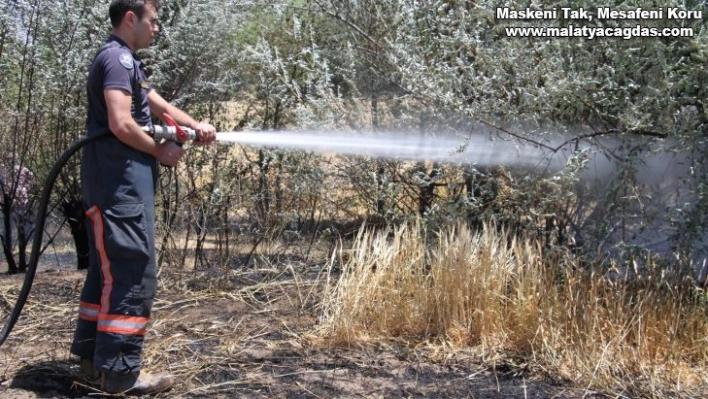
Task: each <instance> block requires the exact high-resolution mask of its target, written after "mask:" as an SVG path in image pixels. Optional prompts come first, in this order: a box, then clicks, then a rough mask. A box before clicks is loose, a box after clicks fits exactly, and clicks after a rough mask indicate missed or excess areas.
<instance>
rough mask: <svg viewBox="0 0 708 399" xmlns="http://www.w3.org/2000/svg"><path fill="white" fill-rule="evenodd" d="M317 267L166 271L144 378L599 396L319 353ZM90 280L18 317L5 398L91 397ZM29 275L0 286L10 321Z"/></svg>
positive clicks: (233, 385) (293, 393)
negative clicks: (84, 362)
mask: <svg viewBox="0 0 708 399" xmlns="http://www.w3.org/2000/svg"><path fill="white" fill-rule="evenodd" d="M315 276H316V270H314V268H313V269H311V270H309V269H307V268H306V267H304V268H300V269H296V268H293V267H288V268H287V270H286V271H282V270H275V269H259V270H253V269H252V270H248V271H245V272H243V271H241V272H236V271H220V272H209V273H202V274H201V275H196V274H195V273H191V272H190V273H179V272H173V271H171V272H167V271H164V270H163V273H162V281H161V284H162V286H161V291H160V292H159V294H158V298H159V299H158V300H157V301H156V302H155V306H154V309H155V311H154V317H153V321H152V325H151V329H150V332H149V334H148V337H147V345H146V348H145V368H146V370H148V371H149V370H155V371H165V370H169V371H171V372H172V373H174V374H175V375H176V376H177V379H178V381H179V382H178V385H177V386H176V388H175V389H174V390H173V391H172V392H170V393H168V394H163V395H158V397H165V398H167V397H169V398H175V397H178V398H231V397H248V398H273V397H277V398H330V397H351V398H379V397H396V398H398V397H436V398H580V397H586V398H587V397H604V395H601V394H599V393H593V392H586V391H584V390H581V389H576V388H574V387H572V386H571V385H569V384H566V383H563V382H559V381H553V380H551V379H549V378H547V377H544V376H543V375H539V374H538V373H533V372H531V371H530V370H528V369H527V368H526V367H525V366H524V365H519V364H512V362H509V361H506V362H504V361H500V362H498V363H496V364H494V365H490V364H493V363H494V362H490V361H489V359H488V358H487V359H485V355H484V354H480V353H477V352H476V351H475V350H473V349H470V350H468V351H455V352H453V351H449V350H444V349H443V348H441V347H436V346H434V345H429V346H421V347H413V348H412V347H409V346H408V345H406V344H405V343H400V342H384V343H381V342H379V343H372V344H370V345H366V346H362V347H358V348H342V347H328V346H323V345H322V344H321V343H320V341H319V340H318V339H316V338H315V334H314V333H313V332H314V331H316V329H317V328H318V312H317V306H316V303H317V298H316V296H317V286H318V284H319V283H318V281H317V279H316V278H315ZM83 277H84V273H83V272H78V271H71V270H64V271H53V272H40V273H39V274H38V275H37V278H36V280H35V284H34V287H33V290H32V294H31V295H30V301H29V302H28V304H27V306H26V309H25V311H24V312H23V317H22V318H21V319H20V321H19V322H18V324H17V326H16V327H15V330H14V331H13V333H12V335H11V336H10V338H9V339H8V341H7V342H6V343H5V344H4V346H3V347H2V349H0V366H2V374H0V378H2V384H1V385H0V396H2V397H3V398H15V399H25V398H89V397H95V394H96V392H95V391H94V390H93V389H91V388H90V387H89V386H88V385H87V384H86V382H85V381H83V380H82V378H81V375H80V373H79V370H78V364H77V363H76V361H75V360H74V359H72V357H71V356H70V354H69V344H70V341H71V336H72V334H73V328H74V325H75V317H76V309H77V304H78V295H79V290H80V288H81V284H82V282H83ZM21 279H22V276H2V277H0V292H1V293H2V294H3V298H4V300H5V303H4V304H3V306H2V310H3V322H4V320H5V318H6V317H7V314H8V309H9V308H8V306H10V305H13V304H14V298H16V295H17V292H18V291H19V286H20V284H21Z"/></svg>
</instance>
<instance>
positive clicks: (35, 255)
mask: <svg viewBox="0 0 708 399" xmlns="http://www.w3.org/2000/svg"><path fill="white" fill-rule="evenodd" d="M110 134H111V131H110V130H108V129H103V130H101V131H99V132H98V133H96V134H93V135H91V136H85V137H82V138H80V139H78V140H76V141H75V142H74V143H73V144H72V145H71V146H70V147H69V148H68V149H67V150H66V151H64V153H63V154H61V156H60V157H59V159H58V160H57V161H56V162H55V163H54V166H53V167H52V170H51V171H49V176H47V180H46V181H45V182H44V187H43V188H42V194H41V196H40V197H39V205H38V207H37V217H36V219H35V228H34V238H33V240H32V252H31V253H30V259H29V264H28V265H27V270H26V271H25V280H24V282H23V283H22V289H21V290H20V295H19V296H18V297H17V302H15V307H14V308H13V309H12V313H11V314H10V317H9V318H8V319H7V321H6V322H5V327H3V329H2V331H1V332H0V346H2V344H3V343H4V342H5V340H6V339H7V337H8V336H9V335H10V331H12V328H13V327H14V326H15V323H17V320H18V319H19V318H20V313H22V308H23V307H24V306H25V302H27V297H28V296H29V292H30V289H31V288H32V283H33V282H34V275H35V274H36V273H37V262H38V261H39V252H40V249H41V247H42V238H43V236H44V234H43V232H44V223H45V222H46V220H47V207H48V205H49V197H50V196H51V194H52V189H53V188H54V183H55V182H56V180H57V177H58V176H59V172H61V169H62V168H63V167H64V165H65V164H66V162H67V161H68V160H69V158H71V156H72V155H74V154H75V153H76V152H77V151H78V150H79V149H80V148H81V147H83V146H85V145H86V144H88V143H90V142H92V141H94V140H98V139H100V138H103V137H106V136H108V135H110Z"/></svg>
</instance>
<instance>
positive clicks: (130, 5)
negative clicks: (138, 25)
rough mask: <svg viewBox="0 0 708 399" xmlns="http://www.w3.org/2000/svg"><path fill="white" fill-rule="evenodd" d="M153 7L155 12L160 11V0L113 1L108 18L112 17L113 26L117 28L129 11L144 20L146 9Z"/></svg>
mask: <svg viewBox="0 0 708 399" xmlns="http://www.w3.org/2000/svg"><path fill="white" fill-rule="evenodd" d="M148 5H151V6H153V7H155V11H159V10H160V3H159V1H158V0H113V1H112V2H111V5H110V7H109V8H108V16H109V17H111V25H112V26H113V27H114V28H115V27H117V26H118V25H120V23H121V21H123V17H125V14H127V13H128V11H132V12H134V13H135V15H137V16H138V19H142V18H143V14H144V13H145V7H146V6H148Z"/></svg>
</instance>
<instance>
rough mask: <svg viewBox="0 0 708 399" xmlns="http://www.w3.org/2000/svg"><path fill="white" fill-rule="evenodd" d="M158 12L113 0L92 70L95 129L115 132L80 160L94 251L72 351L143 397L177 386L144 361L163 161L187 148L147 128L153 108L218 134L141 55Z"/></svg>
mask: <svg viewBox="0 0 708 399" xmlns="http://www.w3.org/2000/svg"><path fill="white" fill-rule="evenodd" d="M158 8H159V4H158V0H113V2H112V3H111V5H110V8H109V15H110V19H111V24H112V26H113V29H112V34H111V36H110V37H109V38H108V41H107V42H106V44H105V45H104V46H103V47H102V48H101V49H100V50H99V52H98V53H97V55H96V57H95V58H94V60H93V63H92V64H91V67H90V69H89V76H88V85H87V93H88V101H89V104H88V118H87V125H88V126H87V128H88V133H87V134H88V135H89V136H90V135H92V134H98V133H99V132H100V131H102V130H105V129H106V128H109V129H110V131H111V132H112V133H113V134H112V135H110V136H109V137H107V138H104V139H101V140H95V141H93V142H91V143H90V144H88V145H87V146H86V147H85V148H84V152H83V155H82V160H81V163H82V172H81V178H82V185H83V186H82V194H83V199H84V202H85V205H86V209H88V211H87V212H86V214H87V216H88V220H89V228H90V232H89V239H90V244H91V245H90V248H91V252H90V254H89V260H90V266H89V270H88V273H87V275H86V281H85V283H84V287H83V290H82V292H81V301H80V305H79V319H78V322H77V326H76V332H75V335H74V340H73V343H72V345H71V352H72V353H73V354H75V355H77V356H79V357H80V358H81V367H82V371H83V372H84V373H85V374H87V376H89V377H92V378H98V379H99V381H100V388H101V389H102V390H103V391H106V392H108V393H127V394H133V395H143V394H150V393H157V392H162V391H166V390H169V389H171V388H172V386H173V385H174V379H173V378H172V376H171V375H168V374H159V375H148V374H147V373H144V372H141V360H142V347H143V340H144V337H145V331H146V328H147V324H148V322H149V320H150V312H151V308H152V301H153V298H154V295H155V290H156V264H155V263H156V260H155V259H156V258H155V239H154V235H155V209H154V207H155V182H156V178H157V167H158V163H160V164H163V165H167V166H174V165H176V164H177V163H178V162H179V160H180V158H181V157H182V155H183V154H184V151H183V150H182V148H181V147H180V146H178V145H177V144H176V143H175V142H172V141H165V142H158V141H156V140H155V139H154V138H153V137H151V136H150V135H148V134H146V131H145V130H144V128H146V127H147V129H148V130H149V128H150V127H151V117H150V114H153V115H155V116H157V117H159V118H162V119H166V120H170V121H171V122H173V123H178V124H180V125H184V126H186V127H188V128H191V129H192V130H193V131H194V133H195V134H196V138H197V140H198V141H200V142H203V143H210V142H212V141H214V139H215V137H216V130H215V129H214V127H213V126H212V125H210V124H208V123H199V122H197V121H195V120H194V119H192V118H191V117H190V116H189V115H188V114H186V113H185V112H183V111H181V110H179V109H178V108H176V107H174V106H172V105H171V104H169V103H168V102H167V101H165V99H163V98H162V97H161V96H160V95H159V94H157V93H156V92H155V90H153V89H152V88H151V86H150V84H149V82H148V81H147V78H146V76H145V73H144V71H143V63H142V62H141V60H140V58H139V57H138V56H137V55H136V54H135V52H136V51H137V50H139V49H142V48H146V47H148V46H149V45H150V44H151V43H152V42H153V40H154V38H155V34H156V33H157V32H158V27H157V11H158ZM168 115H169V116H171V117H172V118H169V116H168ZM173 118H174V119H173Z"/></svg>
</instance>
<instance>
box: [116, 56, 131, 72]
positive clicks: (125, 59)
mask: <svg viewBox="0 0 708 399" xmlns="http://www.w3.org/2000/svg"><path fill="white" fill-rule="evenodd" d="M118 60H119V61H120V64H121V65H123V66H124V67H125V69H133V56H132V55H130V54H129V53H121V55H120V57H119V59H118Z"/></svg>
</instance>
